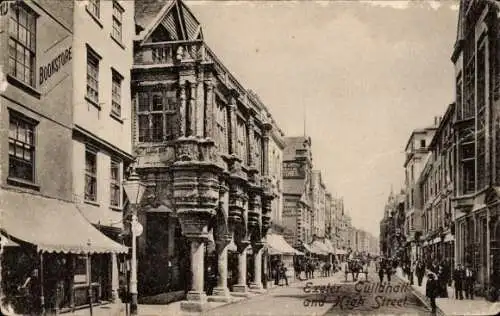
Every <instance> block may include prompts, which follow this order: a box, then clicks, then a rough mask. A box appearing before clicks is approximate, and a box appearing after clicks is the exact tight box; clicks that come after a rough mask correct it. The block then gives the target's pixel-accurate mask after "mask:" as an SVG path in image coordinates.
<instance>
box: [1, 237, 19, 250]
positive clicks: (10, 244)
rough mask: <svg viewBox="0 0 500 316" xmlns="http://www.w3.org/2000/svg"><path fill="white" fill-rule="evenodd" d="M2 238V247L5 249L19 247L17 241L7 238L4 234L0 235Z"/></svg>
mask: <svg viewBox="0 0 500 316" xmlns="http://www.w3.org/2000/svg"><path fill="white" fill-rule="evenodd" d="M0 238H1V239H2V241H1V242H2V244H3V245H2V246H3V247H19V244H18V243H17V242H15V241H12V239H10V238H9V237H7V236H5V235H4V234H0Z"/></svg>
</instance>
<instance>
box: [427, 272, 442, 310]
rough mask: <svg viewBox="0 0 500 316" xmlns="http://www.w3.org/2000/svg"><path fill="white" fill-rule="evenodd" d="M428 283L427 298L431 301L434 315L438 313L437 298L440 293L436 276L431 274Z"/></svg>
mask: <svg viewBox="0 0 500 316" xmlns="http://www.w3.org/2000/svg"><path fill="white" fill-rule="evenodd" d="M427 278H428V279H427V283H426V284H425V296H427V297H428V298H429V300H430V301H431V309H432V313H433V314H435V313H436V296H437V294H438V293H437V292H438V291H439V284H438V283H437V281H436V279H435V277H434V274H432V273H429V275H428V276H427Z"/></svg>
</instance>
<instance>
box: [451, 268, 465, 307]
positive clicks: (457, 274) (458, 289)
mask: <svg viewBox="0 0 500 316" xmlns="http://www.w3.org/2000/svg"><path fill="white" fill-rule="evenodd" d="M464 277H465V273H464V269H463V267H462V265H461V264H460V263H459V264H458V265H457V268H456V269H455V270H453V282H454V283H455V299H457V300H463V299H464V294H463V293H464V290H463V283H464Z"/></svg>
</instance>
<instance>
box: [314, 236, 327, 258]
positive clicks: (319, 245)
mask: <svg viewBox="0 0 500 316" xmlns="http://www.w3.org/2000/svg"><path fill="white" fill-rule="evenodd" d="M312 247H313V249H314V248H316V249H318V251H319V253H318V254H322V255H327V254H329V253H330V249H328V247H327V246H326V245H325V244H324V243H323V242H321V241H319V240H315V241H314V242H313V243H312Z"/></svg>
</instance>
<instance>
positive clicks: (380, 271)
mask: <svg viewBox="0 0 500 316" xmlns="http://www.w3.org/2000/svg"><path fill="white" fill-rule="evenodd" d="M377 270H378V271H377V272H378V278H379V280H380V283H382V282H383V281H384V271H385V268H384V261H383V260H382V259H380V262H378V266H377Z"/></svg>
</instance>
